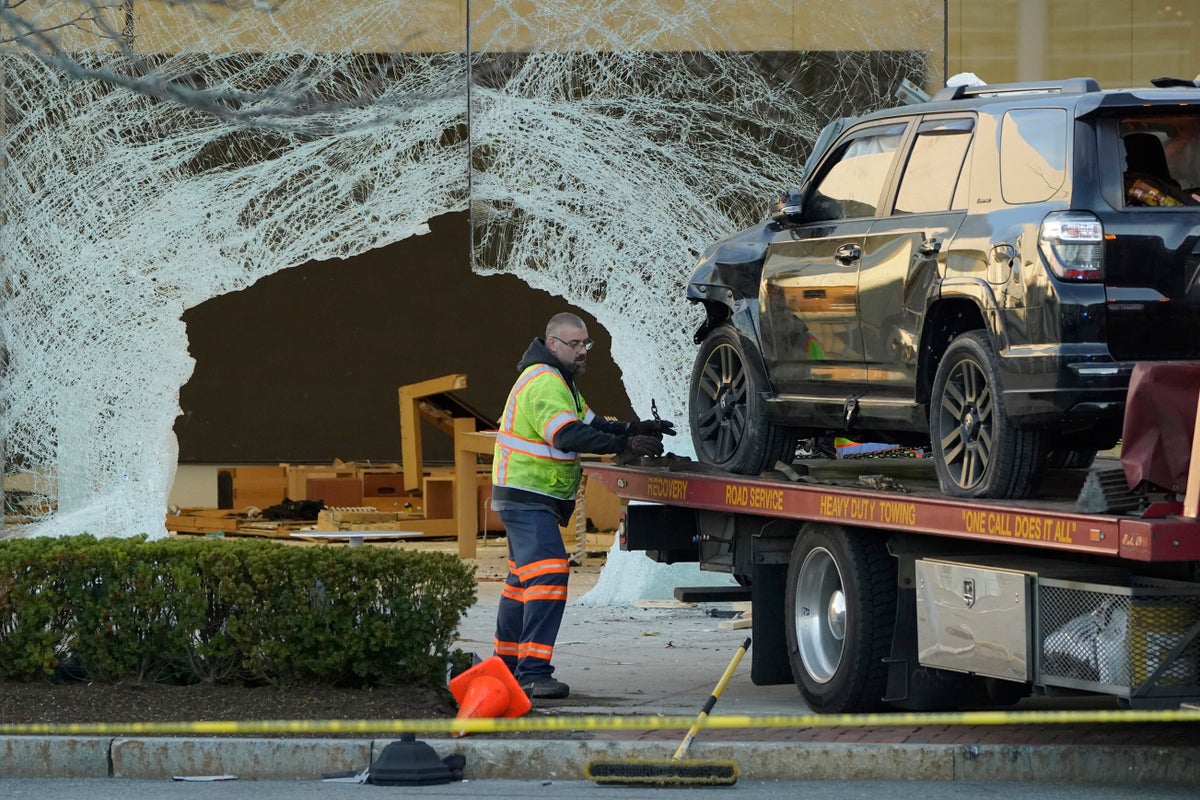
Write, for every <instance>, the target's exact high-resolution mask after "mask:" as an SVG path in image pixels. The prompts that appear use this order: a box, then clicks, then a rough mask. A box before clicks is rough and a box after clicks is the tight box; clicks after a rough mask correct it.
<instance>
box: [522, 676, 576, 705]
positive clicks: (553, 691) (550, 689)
mask: <svg viewBox="0 0 1200 800" xmlns="http://www.w3.org/2000/svg"><path fill="white" fill-rule="evenodd" d="M520 683H521V689H523V690H524V691H525V694H527V695H529V697H530V698H534V699H540V700H561V699H563V698H564V697H566V696H568V695H569V694H571V687H570V686H567V685H566V684H565V683H563V682H562V681H559V680H555V679H554V678H552V677H550V676H549V675H545V676H542V677H540V678H523V679H522V680H521V681H520Z"/></svg>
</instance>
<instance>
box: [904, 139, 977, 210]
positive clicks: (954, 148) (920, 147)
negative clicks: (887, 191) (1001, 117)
mask: <svg viewBox="0 0 1200 800" xmlns="http://www.w3.org/2000/svg"><path fill="white" fill-rule="evenodd" d="M973 127H974V123H973V121H972V120H969V119H956V120H936V121H929V122H925V123H923V124H922V125H921V127H920V128H919V129H918V130H917V140H916V142H914V143H913V149H912V154H911V155H910V156H909V157H908V163H907V164H906V165H905V166H904V177H903V178H901V179H900V191H899V192H898V193H897V195H896V210H895V213H896V214H920V213H922V212H926V211H948V210H949V209H951V208H954V207H955V206H954V205H953V202H952V201H953V200H954V199H955V191H954V190H955V187H957V186H958V181H959V177H958V176H959V173H960V172H961V171H962V165H963V159H964V158H965V157H966V154H967V147H968V145H970V143H971V129H972V128H973ZM958 198H959V202H964V201H965V199H966V194H965V192H960V193H959V195H958ZM964 207H965V206H964Z"/></svg>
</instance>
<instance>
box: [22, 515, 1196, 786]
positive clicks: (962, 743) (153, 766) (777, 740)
mask: <svg viewBox="0 0 1200 800" xmlns="http://www.w3.org/2000/svg"><path fill="white" fill-rule="evenodd" d="M422 546H424V547H434V548H438V549H440V548H441V547H442V546H445V547H446V548H447V549H448V550H451V551H452V549H453V547H454V545H453V543H439V544H435V543H428V544H425V545H422ZM504 563H505V549H504V546H503V540H502V539H501V540H498V541H497V540H490V541H489V542H487V543H486V544H484V545H483V546H481V547H480V549H479V558H477V559H476V560H475V564H476V566H477V576H478V578H479V584H478V586H479V598H478V601H477V603H476V604H475V606H474V607H473V608H472V609H471V610H470V611H469V612H468V614H467V615H466V617H465V618H464V619H463V621H462V624H461V625H460V638H459V641H458V642H457V645H456V646H458V647H460V648H462V649H463V650H466V651H473V652H475V653H477V654H478V655H480V656H481V657H486V656H489V655H490V654H491V651H492V644H491V643H492V633H493V625H494V618H495V611H496V603H497V600H498V598H499V595H500V590H501V587H502V581H503V577H504V570H505V567H504ZM602 564H603V559H602V558H595V559H592V558H589V559H588V560H587V561H586V563H584V564H583V565H581V566H579V567H578V568H573V569H572V575H571V583H570V594H569V602H568V606H567V610H566V614H565V618H564V622H563V627H562V630H561V633H560V635H559V640H558V643H557V645H556V648H555V656H554V663H555V665H556V667H557V671H556V677H559V678H560V679H561V680H564V681H566V682H567V683H568V684H570V686H571V696H570V697H569V698H567V699H566V700H562V701H537V702H536V704H535V707H534V711H533V712H532V713H533V715H535V716H538V715H540V716H558V715H576V716H578V715H597V716H609V715H636V716H642V715H665V716H672V717H689V718H690V717H693V716H694V715H696V714H697V713H698V712H699V711H700V709H701V707H702V706H703V704H704V702H705V701H706V700H707V698H708V697H709V695H710V693H711V692H712V690H713V688H714V687H715V685H716V683H717V681H718V680H719V678H720V677H721V675H722V674H723V673H724V671H725V669H726V667H727V666H728V664H729V662H730V660H731V658H732V657H733V655H734V653H735V652H736V650H737V648H738V646H739V645H740V644H741V643H742V642H743V641H744V640H745V638H746V637H747V636H748V635H749V630H748V629H730V628H731V627H732V626H731V625H730V624H729V623H730V622H731V621H732V620H731V618H730V617H729V614H730V613H733V612H736V611H737V610H738V608H740V606H739V607H735V606H732V605H730V604H728V603H726V604H714V605H706V604H701V605H694V606H684V605H676V604H669V603H668V604H659V605H660V607H653V608H638V607H635V606H630V607H623V606H622V607H614V606H607V607H599V608H591V607H586V606H582V605H578V604H577V602H576V601H577V600H578V599H579V598H580V597H581V596H582V595H584V594H585V593H586V592H587V591H588V590H590V589H591V588H592V587H593V586H594V585H595V584H596V581H597V579H598V577H599V575H600V570H601V567H602ZM611 578H612V576H611V575H609V576H606V579H611ZM714 609H715V610H717V611H719V612H721V616H712V615H711V614H710V611H712V610H714ZM722 623H726V624H724V625H723V624H722ZM749 675H750V659H749V657H747V658H744V659H743V660H742V662H741V664H740V665H739V667H738V669H737V671H736V672H735V674H734V676H733V678H732V680H731V681H730V683H729V684H728V686H727V688H726V689H725V691H724V692H723V694H722V695H721V698H720V700H719V701H718V703H717V705H716V707H715V709H714V711H713V714H714V715H750V716H758V717H761V716H772V715H786V716H796V715H803V714H807V713H809V710H808V709H807V708H806V707H805V706H804V704H803V702H802V700H801V698H800V695H799V693H798V691H797V689H796V687H795V686H754V685H753V684H752V683H751V681H750V677H749ZM1057 703H1058V705H1057V706H1050V705H1049V704H1048V703H1047V702H1046V701H1045V699H1042V700H1041V701H1039V702H1038V703H1036V704H1034V705H1035V706H1036V707H1039V708H1047V707H1060V708H1070V707H1090V708H1115V707H1116V706H1115V701H1113V700H1112V699H1110V698H1096V699H1086V700H1082V701H1075V702H1073V703H1071V704H1067V703H1066V702H1064V701H1061V700H1059V701H1057ZM683 735H684V730H659V731H638V730H630V731H599V730H590V729H587V728H586V726H584V725H581V727H580V729H579V730H571V731H566V732H558V733H557V734H556V736H555V737H554V738H545V737H539V736H538V734H536V733H527V734H520V735H507V736H500V735H492V736H489V735H485V734H474V735H471V736H469V737H466V738H464V739H449V738H446V737H443V736H440V735H436V736H435V735H429V736H424V735H422V736H418V738H419V739H421V740H422V741H426V742H428V743H429V744H430V745H431V746H433V747H434V749H435V750H436V752H437V753H438V754H439V755H440V756H443V757H444V756H446V755H448V754H449V753H451V752H461V753H463V754H464V755H465V756H466V758H467V767H466V777H468V778H474V779H484V778H503V779H514V780H577V779H581V778H582V777H583V767H584V765H585V764H586V763H587V762H588V761H590V760H593V759H613V758H651V759H666V758H670V757H671V755H672V754H673V752H674V750H675V748H676V747H677V746H678V744H679V742H680V741H681V740H682V738H683ZM392 738H398V737H392ZM391 740H392V739H374V740H372V739H360V740H352V739H268V738H257V739H247V738H212V737H207V738H187V737H153V738H150V737H148V738H137V739H128V738H125V739H114V738H111V737H8V738H3V737H0V774H4V775H7V776H13V777H17V776H62V777H66V776H81V777H96V776H105V775H111V776H113V777H138V778H168V777H171V776H175V775H191V776H195V775H221V774H232V775H237V776H238V777H239V778H242V779H272V778H274V779H280V778H282V779H289V778H295V779H303V780H315V779H318V778H319V777H320V776H321V774H322V773H328V772H337V771H345V770H356V771H357V770H362V769H363V768H365V767H366V766H367V765H368V764H370V763H371V762H372V761H373V759H374V758H375V756H376V755H377V754H378V753H379V752H380V750H381V749H382V748H383V747H384V746H385V745H386V744H388V743H389V742H390V741H391ZM688 758H692V759H720V760H733V761H735V762H737V764H738V765H739V768H740V774H741V776H742V778H744V779H746V780H754V779H762V780H771V779H813V780H818V779H821V780H834V779H876V780H918V779H919V780H960V781H968V780H972V781H980V780H1049V779H1057V780H1067V781H1091V782H1097V781H1098V782H1107V783H1121V784H1127V783H1135V782H1148V783H1172V784H1177V785H1180V784H1182V785H1197V784H1200V724H1173V725H1165V724H1157V725H1150V724H1109V725H1087V726H1084V725H1038V726H1016V725H1000V726H971V727H967V726H955V725H936V726H934V725H924V726H912V725H909V726H887V725H874V726H866V727H808V728H774V727H769V728H749V729H713V728H709V729H705V730H702V731H701V732H700V734H699V735H698V736H697V738H696V740H695V742H694V743H693V745H692V747H691V749H690V750H689V752H688Z"/></svg>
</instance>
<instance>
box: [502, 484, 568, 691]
mask: <svg viewBox="0 0 1200 800" xmlns="http://www.w3.org/2000/svg"><path fill="white" fill-rule="evenodd" d="M499 514H500V521H501V522H503V523H504V530H505V532H506V534H507V536H508V577H507V578H506V579H505V581H504V590H503V592H502V594H501V595H500V607H499V609H498V610H497V612H496V655H498V656H500V658H501V659H503V660H504V663H506V664H507V665H508V668H509V669H511V670H512V671H513V674H515V675H516V676H517V681H518V682H520V683H524V682H525V681H528V680H533V679H536V678H542V677H546V676H549V675H551V674H552V673H553V672H554V667H553V666H551V664H550V659H551V658H552V657H553V655H554V641H555V639H557V638H558V628H559V626H560V625H561V624H562V616H563V610H564V609H565V608H566V605H567V578H568V577H569V576H570V567H569V565H568V563H567V548H566V546H565V545H564V544H563V540H562V534H561V533H560V532H559V530H558V517H557V515H556V514H555V512H554V511H553V510H552V509H550V508H546V509H545V510H542V509H537V510H527V509H522V510H520V511H500V512H499Z"/></svg>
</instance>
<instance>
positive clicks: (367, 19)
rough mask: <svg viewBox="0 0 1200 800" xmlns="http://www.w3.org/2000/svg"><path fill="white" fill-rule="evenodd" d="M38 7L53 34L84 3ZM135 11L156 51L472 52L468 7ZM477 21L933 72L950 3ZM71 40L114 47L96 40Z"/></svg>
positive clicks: (639, 44)
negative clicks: (868, 55)
mask: <svg viewBox="0 0 1200 800" xmlns="http://www.w3.org/2000/svg"><path fill="white" fill-rule="evenodd" d="M32 7H36V8H39V11H38V12H37V13H39V14H41V15H42V16H41V17H39V21H41V22H44V23H45V25H44V26H45V27H48V26H49V25H50V24H54V23H57V22H60V21H62V19H63V17H64V15H66V14H69V13H70V12H71V9H73V8H76V7H77V6H75V4H70V5H68V4H64V3H62V2H53V0H41V3H40V4H39V5H37V6H32ZM42 9H44V10H42ZM134 9H135V33H136V46H137V49H138V50H140V51H141V52H146V53H154V52H157V53H173V52H189V51H196V52H199V51H209V52H238V51H240V52H276V51H291V52H295V51H309V52H313V51H317V52H368V51H369V52H395V51H409V52H462V51H464V50H465V49H466V38H467V32H466V27H467V26H466V17H467V0H353V2H345V1H344V0H291V2H288V3H283V4H281V5H280V6H279V9H278V10H277V11H275V12H273V13H271V14H266V13H263V12H260V11H257V10H255V9H254V8H253V7H252V5H250V4H247V6H246V7H245V8H242V9H239V10H233V11H230V10H222V9H220V8H216V7H208V6H206V5H204V4H196V5H190V4H186V3H184V4H170V3H165V2H162V0H138V2H137V3H136V4H135V6H134ZM470 16H471V19H472V23H473V24H472V30H471V40H472V50H474V51H475V52H483V51H492V52H503V51H528V50H531V49H558V48H561V49H566V50H573V49H588V50H595V49H599V50H611V49H618V50H619V49H629V50H665V51H673V50H696V49H712V50H740V51H792V50H830V51H833V50H911V49H919V50H925V51H927V52H930V53H934V54H935V55H936V58H935V59H934V64H935V66H936V64H937V63H940V60H941V46H942V30H943V20H942V3H941V2H940V0H713V2H711V3H710V4H706V3H703V2H696V1H695V0H625V1H624V2H614V0H577V1H576V2H571V0H560V1H559V2H553V1H552V0H550V1H547V0H543V1H542V2H537V1H536V0H511V2H508V3H502V2H496V1H495V0H471V4H470ZM113 19H114V21H115V22H117V23H118V24H116V25H115V27H116V28H117V29H119V28H121V27H123V21H121V20H120V18H119V16H118V15H114V17H113ZM581 21H582V22H581ZM62 42H63V44H64V46H65V47H67V48H68V49H94V48H97V47H105V46H106V42H105V41H104V39H103V38H102V37H97V36H94V35H93V36H88V35H71V36H67V35H64V37H63V39H62Z"/></svg>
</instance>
